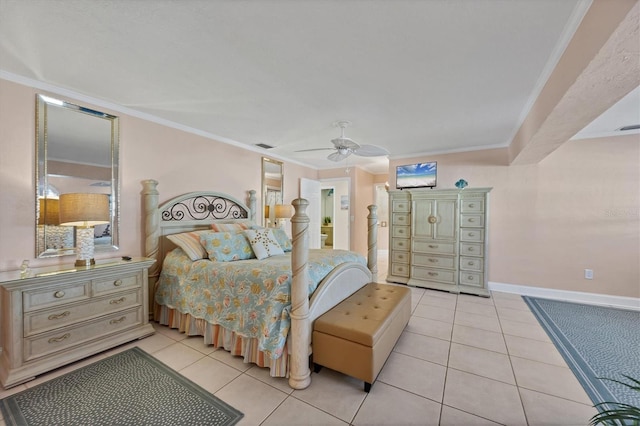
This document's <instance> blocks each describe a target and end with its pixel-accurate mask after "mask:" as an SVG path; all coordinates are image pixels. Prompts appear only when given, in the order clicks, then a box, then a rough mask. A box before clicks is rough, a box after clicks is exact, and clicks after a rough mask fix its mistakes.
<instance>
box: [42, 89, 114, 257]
mask: <svg viewBox="0 0 640 426" xmlns="http://www.w3.org/2000/svg"><path fill="white" fill-rule="evenodd" d="M118 136H119V129H118V117H116V116H113V115H110V114H106V113H103V112H100V111H95V110H92V109H89V108H85V107H82V106H79V105H74V104H71V103H69V102H65V101H61V100H58V99H54V98H51V97H49V96H45V95H41V94H38V95H36V158H37V162H36V178H37V182H36V228H37V232H36V256H37V257H49V256H62V255H67V254H74V252H75V232H74V228H73V227H71V226H60V225H59V224H60V222H59V215H58V212H59V205H58V199H59V196H60V195H61V194H66V193H100V194H107V195H108V196H109V223H107V224H104V225H97V226H95V227H94V243H95V250H96V252H100V251H106V250H114V249H117V248H118V247H117V246H118V219H119V210H118V201H119V194H118V189H119V181H118V155H119V154H118V144H119V140H118Z"/></svg>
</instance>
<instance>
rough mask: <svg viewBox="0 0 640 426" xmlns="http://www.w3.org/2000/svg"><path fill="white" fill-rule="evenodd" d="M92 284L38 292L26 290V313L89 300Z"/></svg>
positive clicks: (39, 290)
mask: <svg viewBox="0 0 640 426" xmlns="http://www.w3.org/2000/svg"><path fill="white" fill-rule="evenodd" d="M90 288H91V283H90V282H89V281H85V282H77V283H72V284H69V285H60V286H51V287H47V288H39V289H36V290H26V291H24V292H23V293H22V303H23V306H24V311H25V312H29V311H33V310H36V309H42V308H48V307H53V306H56V305H62V304H66V303H69V302H75V301H78V300H84V299H88V298H89V297H90V294H91V292H90Z"/></svg>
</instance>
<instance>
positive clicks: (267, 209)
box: [264, 206, 269, 219]
mask: <svg viewBox="0 0 640 426" xmlns="http://www.w3.org/2000/svg"><path fill="white" fill-rule="evenodd" d="M264 217H266V218H267V219H269V206H264Z"/></svg>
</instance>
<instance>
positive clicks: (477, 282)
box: [460, 271, 484, 287]
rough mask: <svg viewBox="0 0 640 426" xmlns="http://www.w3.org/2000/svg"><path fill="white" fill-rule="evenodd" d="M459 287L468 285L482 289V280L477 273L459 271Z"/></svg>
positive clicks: (480, 275)
mask: <svg viewBox="0 0 640 426" xmlns="http://www.w3.org/2000/svg"><path fill="white" fill-rule="evenodd" d="M460 285H469V286H473V287H483V286H484V278H483V276H482V274H481V273H479V272H463V271H460Z"/></svg>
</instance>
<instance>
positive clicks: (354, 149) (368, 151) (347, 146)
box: [296, 120, 389, 162]
mask: <svg viewBox="0 0 640 426" xmlns="http://www.w3.org/2000/svg"><path fill="white" fill-rule="evenodd" d="M350 124H351V122H350V121H346V120H341V121H336V122H335V123H334V126H336V127H340V137H337V138H335V139H331V143H333V148H313V149H303V150H300V151H296V152H307V151H325V150H335V152H332V153H331V154H329V155H328V156H327V158H328V159H329V160H331V161H336V162H338V161H342V160H344V159H345V158H347V157H348V156H350V155H351V154H354V155H359V156H361V157H378V156H380V155H389V151H387V150H386V149H384V148H381V147H379V146H375V145H358V144H357V143H355V142H354V141H353V140H352V139H351V138H348V137H346V136H345V135H344V129H345V128H346V127H347V126H349V125H350Z"/></svg>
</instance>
